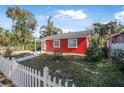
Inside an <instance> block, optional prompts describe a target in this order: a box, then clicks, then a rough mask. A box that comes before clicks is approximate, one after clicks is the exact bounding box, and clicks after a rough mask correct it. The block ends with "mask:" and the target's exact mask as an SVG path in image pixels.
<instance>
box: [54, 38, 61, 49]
mask: <svg viewBox="0 0 124 93" xmlns="http://www.w3.org/2000/svg"><path fill="white" fill-rule="evenodd" d="M56 41H57V42H59V45H58V46H56V45H55V42H56ZM53 47H54V48H60V40H53Z"/></svg>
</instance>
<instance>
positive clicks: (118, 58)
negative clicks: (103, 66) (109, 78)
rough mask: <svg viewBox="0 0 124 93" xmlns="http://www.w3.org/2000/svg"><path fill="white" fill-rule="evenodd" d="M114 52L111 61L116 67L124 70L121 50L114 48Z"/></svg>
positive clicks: (123, 54)
mask: <svg viewBox="0 0 124 93" xmlns="http://www.w3.org/2000/svg"><path fill="white" fill-rule="evenodd" d="M114 52H115V53H114V55H113V57H112V60H113V62H114V63H115V64H116V66H117V68H119V69H120V70H121V71H124V53H123V52H122V50H115V51H114ZM117 52H118V53H117Z"/></svg>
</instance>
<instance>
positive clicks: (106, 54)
mask: <svg viewBox="0 0 124 93" xmlns="http://www.w3.org/2000/svg"><path fill="white" fill-rule="evenodd" d="M102 51H103V56H104V57H105V58H108V57H109V48H107V47H103V48H102Z"/></svg>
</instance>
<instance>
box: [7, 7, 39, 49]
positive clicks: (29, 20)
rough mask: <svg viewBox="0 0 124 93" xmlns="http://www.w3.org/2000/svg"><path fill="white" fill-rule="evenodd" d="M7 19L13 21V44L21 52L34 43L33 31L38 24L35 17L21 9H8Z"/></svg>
mask: <svg viewBox="0 0 124 93" xmlns="http://www.w3.org/2000/svg"><path fill="white" fill-rule="evenodd" d="M6 15H7V17H9V18H11V19H12V21H13V27H12V28H13V31H12V32H13V35H14V37H13V41H14V42H15V43H13V44H14V45H16V46H18V48H20V49H21V50H22V49H23V50H24V48H25V47H27V45H28V44H30V43H31V42H32V41H33V39H34V38H33V35H32V33H33V31H34V30H35V28H36V26H37V24H36V19H35V17H34V15H33V14H32V13H31V12H29V11H26V10H23V9H21V8H19V7H15V8H8V9H7V11H6Z"/></svg>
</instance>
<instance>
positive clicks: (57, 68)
mask: <svg viewBox="0 0 124 93" xmlns="http://www.w3.org/2000/svg"><path fill="white" fill-rule="evenodd" d="M21 64H24V65H27V66H29V67H32V68H34V69H37V70H39V71H41V70H42V69H43V67H44V66H48V67H49V70H50V74H51V75H52V76H55V77H58V78H62V79H68V80H73V82H74V83H75V85H76V86H80V87H87V86H89V87H90V86H93V87H120V86H123V87H124V72H120V71H119V70H118V69H117V67H116V66H115V65H114V64H113V63H112V62H111V61H110V60H108V59H103V60H102V61H100V62H96V63H92V62H87V61H85V60H84V57H82V56H75V55H74V56H73V55H65V56H63V57H61V59H59V60H58V59H56V58H55V55H50V54H43V55H41V56H39V57H37V58H34V59H31V60H26V61H24V62H22V63H21ZM95 64H96V65H95Z"/></svg>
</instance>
